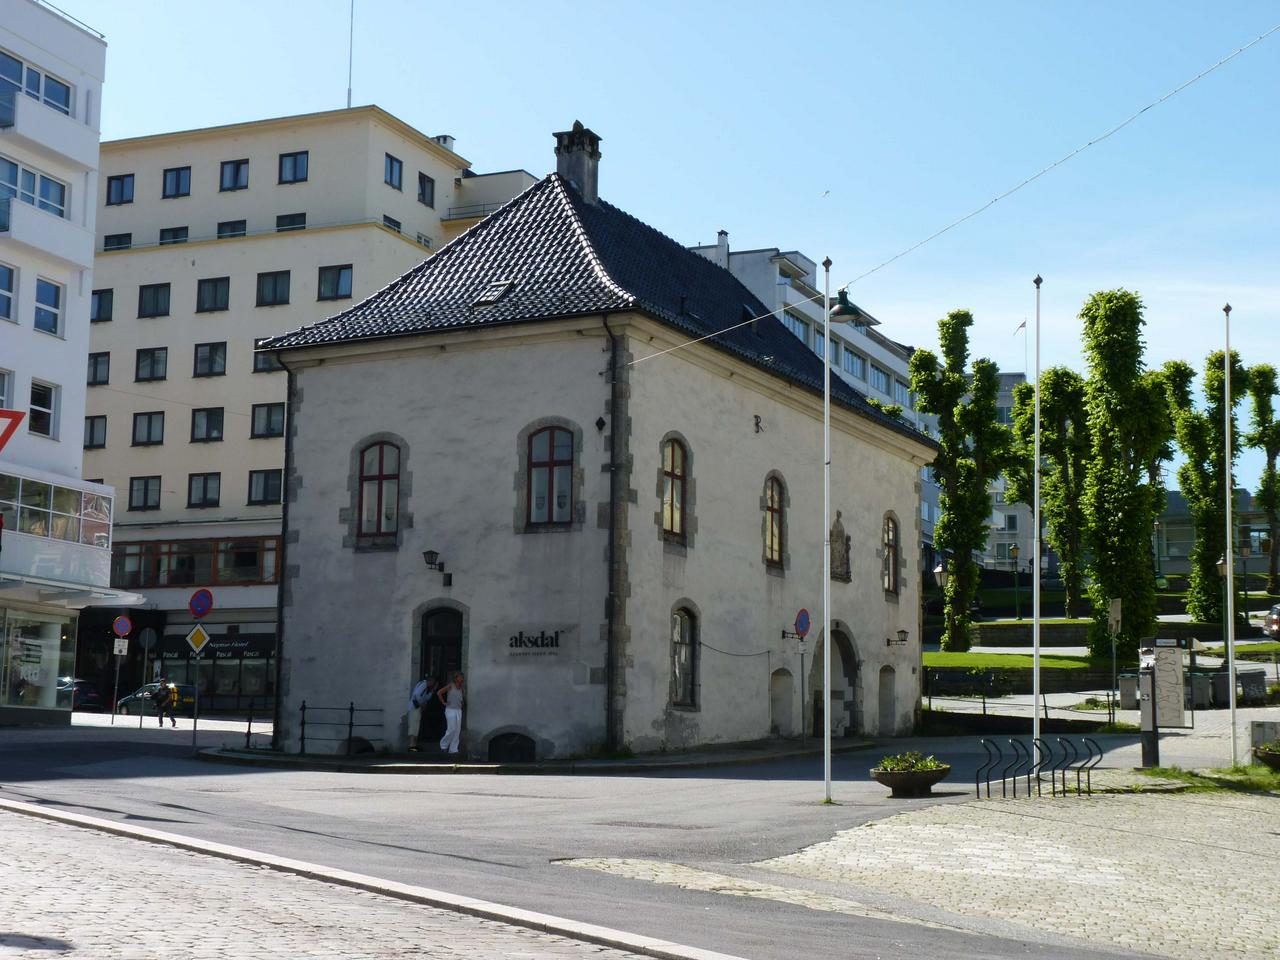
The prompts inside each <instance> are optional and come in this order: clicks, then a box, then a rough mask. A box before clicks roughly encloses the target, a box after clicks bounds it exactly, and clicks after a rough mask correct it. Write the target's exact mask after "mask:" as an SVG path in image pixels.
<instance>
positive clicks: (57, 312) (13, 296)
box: [0, 263, 66, 337]
mask: <svg viewBox="0 0 1280 960" xmlns="http://www.w3.org/2000/svg"><path fill="white" fill-rule="evenodd" d="M18 280H19V271H18V268H17V267H13V266H10V265H9V264H7V263H0V320H8V321H10V322H11V323H21V322H22V321H21V318H20V317H18V316H17V315H16V310H17V308H16V304H17V302H18ZM35 283H36V296H35V306H34V308H33V309H32V312H31V326H32V328H33V329H36V330H39V331H40V332H41V333H50V334H53V335H54V336H55V337H60V336H62V333H63V326H62V325H63V315H64V307H65V304H66V288H65V287H64V286H63V285H62V284H60V283H58V282H56V281H54V280H50V279H48V278H46V277H42V276H40V275H39V274H37V275H36V278H35Z"/></svg>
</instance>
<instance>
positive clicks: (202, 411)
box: [84, 403, 284, 450]
mask: <svg viewBox="0 0 1280 960" xmlns="http://www.w3.org/2000/svg"><path fill="white" fill-rule="evenodd" d="M233 415H239V416H242V414H238V413H237V412H235V411H233ZM164 417H165V415H164V411H163V410H144V411H141V412H139V413H135V414H134V415H133V441H132V445H133V446H135V447H158V446H160V445H162V444H163V443H164ZM225 419H226V409H225V408H224V407H196V408H194V409H192V411H191V435H190V440H189V442H191V443H218V442H220V441H221V440H222V439H223V438H224V431H223V424H224V421H225ZM283 436H284V404H283V403H255V404H253V407H252V411H251V413H250V414H249V438H250V439H252V440H262V439H270V438H274V437H283ZM106 445H107V418H106V416H105V415H103V414H97V415H93V416H87V417H85V418H84V448H85V449H86V450H99V449H102V448H103V447H105V446H106Z"/></svg>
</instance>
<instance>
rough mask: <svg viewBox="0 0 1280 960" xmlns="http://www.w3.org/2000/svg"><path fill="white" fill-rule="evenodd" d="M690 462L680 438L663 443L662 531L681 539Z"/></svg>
mask: <svg viewBox="0 0 1280 960" xmlns="http://www.w3.org/2000/svg"><path fill="white" fill-rule="evenodd" d="M668 453H669V454H670V456H668ZM688 462H689V455H688V451H686V450H685V448H684V444H683V443H681V442H680V441H679V440H668V441H667V442H666V443H664V444H663V445H662V532H663V533H664V534H666V535H667V536H669V537H674V538H677V539H680V540H683V539H684V536H685V522H684V520H685V513H684V510H685V507H684V505H685V496H684V494H685V479H686V472H685V471H686V464H688Z"/></svg>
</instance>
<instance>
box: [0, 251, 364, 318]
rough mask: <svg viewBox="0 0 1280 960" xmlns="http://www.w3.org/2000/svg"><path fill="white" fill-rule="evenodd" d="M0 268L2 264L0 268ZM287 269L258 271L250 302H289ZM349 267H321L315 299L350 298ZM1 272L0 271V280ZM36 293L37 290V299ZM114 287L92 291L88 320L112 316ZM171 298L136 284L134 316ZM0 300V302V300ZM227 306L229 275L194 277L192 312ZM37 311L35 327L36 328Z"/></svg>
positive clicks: (152, 312)
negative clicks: (136, 300) (254, 289)
mask: <svg viewBox="0 0 1280 960" xmlns="http://www.w3.org/2000/svg"><path fill="white" fill-rule="evenodd" d="M0 270H2V268H0ZM291 274H292V271H290V270H269V271H266V272H263V273H259V274H258V279H257V297H256V299H255V301H254V306H257V307H282V306H286V305H287V304H288V303H289V292H290V283H291V279H292V277H291ZM351 278H352V267H351V264H349V263H341V264H335V265H333V266H327V267H321V268H320V270H319V274H318V276H317V278H316V299H317V300H349V299H350V298H351ZM3 279H4V274H3V272H0V283H3ZM38 300H39V295H38V293H37V301H38ZM115 300H116V297H115V289H114V288H104V289H101V290H94V291H93V298H92V300H91V301H90V305H89V321H90V322H91V323H106V322H108V321H110V320H113V319H115ZM171 300H172V285H171V284H169V283H143V284H139V285H138V317H139V319H149V318H151V317H167V316H169V310H170V306H171ZM0 303H3V301H2V300H0ZM230 309H231V278H230V277H205V278H203V279H200V280H197V281H196V302H195V312H196V313H217V312H219V311H222V310H230ZM39 320H40V317H39V314H38V312H37V328H39Z"/></svg>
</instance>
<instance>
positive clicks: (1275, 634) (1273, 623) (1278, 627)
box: [1262, 603, 1280, 640]
mask: <svg viewBox="0 0 1280 960" xmlns="http://www.w3.org/2000/svg"><path fill="white" fill-rule="evenodd" d="M1262 632H1263V633H1265V634H1266V635H1267V636H1268V637H1270V638H1271V639H1272V640H1280V603H1277V604H1276V605H1275V606H1274V607H1272V608H1271V609H1270V610H1268V611H1267V615H1266V617H1265V618H1264V619H1263V621H1262Z"/></svg>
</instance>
